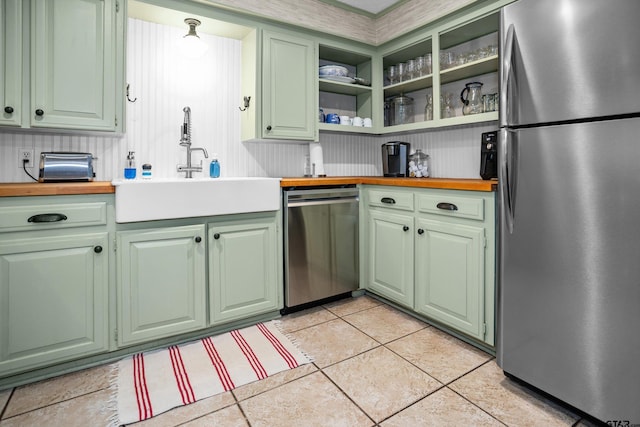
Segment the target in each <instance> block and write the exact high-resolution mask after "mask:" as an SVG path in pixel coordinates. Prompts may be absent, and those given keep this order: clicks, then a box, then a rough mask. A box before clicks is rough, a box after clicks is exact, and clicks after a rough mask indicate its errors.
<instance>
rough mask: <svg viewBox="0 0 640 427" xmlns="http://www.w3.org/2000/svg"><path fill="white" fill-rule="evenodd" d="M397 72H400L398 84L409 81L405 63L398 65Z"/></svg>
mask: <svg viewBox="0 0 640 427" xmlns="http://www.w3.org/2000/svg"><path fill="white" fill-rule="evenodd" d="M396 71H397V72H398V82H403V81H405V80H406V79H407V78H406V72H407V64H405V63H404V62H401V63H399V64H396Z"/></svg>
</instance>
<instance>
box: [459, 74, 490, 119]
mask: <svg viewBox="0 0 640 427" xmlns="http://www.w3.org/2000/svg"><path fill="white" fill-rule="evenodd" d="M465 95H466V96H467V97H466V98H465ZM460 101H462V114H464V115H465V116H466V115H468V114H478V113H482V112H483V111H484V110H483V106H482V83H480V82H471V83H466V84H465V88H464V89H462V92H460Z"/></svg>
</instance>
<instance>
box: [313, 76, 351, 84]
mask: <svg viewBox="0 0 640 427" xmlns="http://www.w3.org/2000/svg"><path fill="white" fill-rule="evenodd" d="M320 78H321V79H322V80H329V81H332V82H340V83H355V82H356V79H354V78H351V77H342V76H320Z"/></svg>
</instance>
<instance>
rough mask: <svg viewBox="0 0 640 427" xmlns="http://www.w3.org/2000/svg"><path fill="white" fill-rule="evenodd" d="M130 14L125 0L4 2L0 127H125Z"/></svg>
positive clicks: (1, 9) (0, 13) (0, 6)
mask: <svg viewBox="0 0 640 427" xmlns="http://www.w3.org/2000/svg"><path fill="white" fill-rule="evenodd" d="M125 15H126V2H125V1H124V0H31V1H29V0H4V1H2V2H0V24H1V25H0V101H2V105H1V106H0V107H1V108H2V111H1V112H0V126H17V127H22V128H29V127H37V128H59V129H76V130H92V131H93V130H97V131H122V130H124V120H123V118H124V105H123V102H124V101H123V98H124V93H123V90H122V87H123V81H124V22H125ZM23 76H24V77H23ZM29 76H30V77H29Z"/></svg>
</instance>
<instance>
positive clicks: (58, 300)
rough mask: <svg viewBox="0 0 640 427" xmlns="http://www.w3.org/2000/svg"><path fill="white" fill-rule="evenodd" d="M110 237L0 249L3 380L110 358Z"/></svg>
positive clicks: (9, 242)
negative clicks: (101, 355)
mask: <svg viewBox="0 0 640 427" xmlns="http://www.w3.org/2000/svg"><path fill="white" fill-rule="evenodd" d="M107 236H108V234H107V233H86V234H74V233H72V234H68V233H65V234H64V235H63V236H54V237H38V238H19V239H6V238H5V239H3V240H2V242H0V376H3V375H6V374H10V373H14V372H19V371H25V370H28V369H33V368H36V367H39V366H46V365H50V364H54V363H58V362H62V361H65V360H69V359H73V358H77V357H79V356H87V355H90V354H96V353H100V352H103V351H107V350H108V347H109V345H108V285H109V271H108V258H109V243H108V242H109V240H108V237H107Z"/></svg>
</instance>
